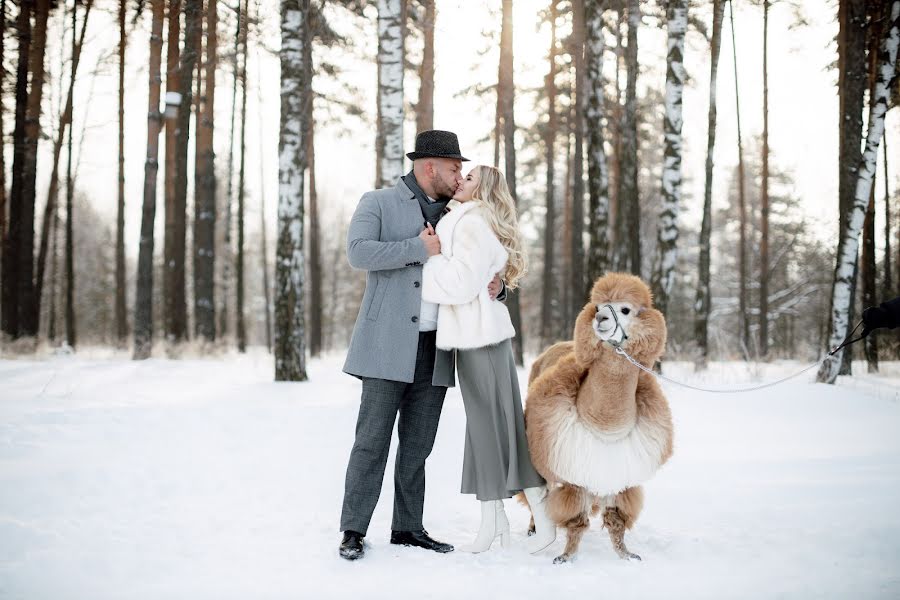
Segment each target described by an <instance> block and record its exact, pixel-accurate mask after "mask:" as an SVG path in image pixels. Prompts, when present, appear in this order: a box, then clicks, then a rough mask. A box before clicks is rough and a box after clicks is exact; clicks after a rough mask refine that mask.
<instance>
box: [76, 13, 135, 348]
mask: <svg viewBox="0 0 900 600" xmlns="http://www.w3.org/2000/svg"><path fill="white" fill-rule="evenodd" d="M125 13H126V1H125V0H119V157H118V158H119V176H118V178H117V184H118V189H117V192H118V198H117V202H116V206H117V211H116V343H117V344H118V345H119V346H124V345H125V341H126V339H127V338H128V320H127V317H126V315H125ZM85 23H87V15H85ZM82 31H84V29H82ZM79 47H80V44H79Z"/></svg>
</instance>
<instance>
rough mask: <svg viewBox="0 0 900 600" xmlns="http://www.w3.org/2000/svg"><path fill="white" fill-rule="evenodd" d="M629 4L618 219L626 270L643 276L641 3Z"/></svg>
mask: <svg viewBox="0 0 900 600" xmlns="http://www.w3.org/2000/svg"><path fill="white" fill-rule="evenodd" d="M627 1H628V5H627V6H628V46H627V48H626V49H625V70H626V73H627V79H626V82H625V114H624V116H623V127H622V159H621V160H622V179H621V181H620V182H619V198H620V199H619V206H620V207H621V209H622V212H621V214H620V215H619V218H621V219H622V220H623V221H622V222H623V227H622V228H621V231H622V233H623V238H622V239H620V240H619V244H621V245H622V247H623V251H624V252H625V255H624V258H625V260H624V261H623V264H622V265H621V267H622V269H623V270H626V271H630V272H631V273H634V274H635V275H638V276H640V274H641V232H640V228H641V208H640V198H639V194H638V164H637V163H638V140H637V77H638V41H637V39H638V38H637V30H638V27H639V26H640V22H641V7H640V4H639V3H638V0H627Z"/></svg>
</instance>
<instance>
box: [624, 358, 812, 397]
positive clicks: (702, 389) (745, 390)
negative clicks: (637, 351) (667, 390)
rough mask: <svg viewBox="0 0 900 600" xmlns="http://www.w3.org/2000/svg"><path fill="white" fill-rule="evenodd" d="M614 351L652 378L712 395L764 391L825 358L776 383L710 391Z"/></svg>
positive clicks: (795, 375) (710, 389)
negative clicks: (658, 371)
mask: <svg viewBox="0 0 900 600" xmlns="http://www.w3.org/2000/svg"><path fill="white" fill-rule="evenodd" d="M615 350H616V354H619V355H621V356H624V357H625V359H626V360H628V362H630V363H631V364H633V365H634V366H636V367H637V368H638V369H640V370H641V371H644V372H645V373H649V374H650V375H653V376H654V377H656V378H657V379H661V380H663V381H667V382H669V383H674V384H675V385H680V386H682V387H686V388H689V389H692V390H697V391H699V392H709V393H712V394H739V393H742V392H754V391H756V390H761V389H764V388H767V387H772V386H773V385H778V384H779V383H784V382H785V381H787V380H788V379H793V378H794V377H797V376H799V375H802V374H803V373H806V372H807V371H809V370H810V369H814V368H815V367H818V366H819V365H821V364H822V363H823V362H825V358H823V359H822V360H820V361H819V362H817V363H815V364H812V365H810V366H808V367H806V368H805V369H803V370H802V371H798V372H796V373H794V374H793V375H788V376H787V377H783V378H781V379H778V380H776V381H770V382H769V383H764V384H762V385H755V386H752V387H747V388H738V389H734V390H716V389H712V388H703V387H699V386H696V385H690V384H688V383H684V382H681V381H676V380H675V379H671V378H670V377H666V376H665V375H663V374H662V373H656V372H655V371H653V370H651V369H648V368H647V367H645V366H644V365H642V364H641V363H639V362H638V361H636V360H634V359H633V358H631V356H629V355H628V353H627V352H625V350H623V349H622V347H621V346H617V347H616V349H615ZM826 358H827V357H826Z"/></svg>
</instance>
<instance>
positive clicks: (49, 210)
mask: <svg viewBox="0 0 900 600" xmlns="http://www.w3.org/2000/svg"><path fill="white" fill-rule="evenodd" d="M93 4H94V3H93V0H87V1H86V2H85V3H84V18H83V19H82V21H81V33H80V34H79V36H78V43H77V45H76V47H75V54H74V56H73V57H72V70H73V71H74V72H75V73H76V75H77V73H78V65H79V64H80V62H81V49H82V47H84V37H85V34H86V33H87V24H88V17H89V16H90V14H91V7H92V6H93ZM70 79H71V80H70V81H69V90H68V93H67V95H66V106H65V108H64V109H63V112H62V115H61V117H60V119H59V128H58V130H57V133H56V140H54V142H53V166H52V169H51V172H50V186H49V188H48V191H47V202H46V203H45V204H44V217H43V219H42V220H41V238H40V244H39V247H38V258H37V265H36V266H35V269H36V271H37V277H36V278H35V288H34V295H35V299H36V301H37V302H38V310H39V311H40V302H41V296H42V292H43V289H44V274H45V273H46V267H47V247H48V242H49V235H50V224H51V223H52V222H53V215H54V214H55V213H56V212H57V206H56V204H57V201H58V199H59V159H60V155H61V154H62V146H63V142H64V141H65V139H66V129H67V128H68V127H71V126H72V95H73V93H74V90H75V78H74V77H73V78H70Z"/></svg>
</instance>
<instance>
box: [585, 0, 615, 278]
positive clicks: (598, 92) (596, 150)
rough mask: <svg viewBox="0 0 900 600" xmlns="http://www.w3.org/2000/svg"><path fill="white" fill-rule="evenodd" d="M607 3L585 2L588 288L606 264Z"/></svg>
mask: <svg viewBox="0 0 900 600" xmlns="http://www.w3.org/2000/svg"><path fill="white" fill-rule="evenodd" d="M605 9H606V2H605V1H604V2H587V3H586V4H585V49H586V53H585V54H586V55H587V56H586V58H587V64H586V68H585V72H586V80H587V81H586V83H587V86H586V87H587V104H586V109H585V121H586V122H587V131H588V196H589V198H590V215H589V227H590V234H589V237H590V245H589V249H588V277H587V280H588V281H587V285H588V290H587V292H589V291H590V287H591V286H593V284H594V281H595V280H596V279H597V278H598V277H600V276H601V275H603V273H604V272H605V271H606V269H607V267H608V266H609V171H608V169H607V165H606V150H605V149H604V147H603V119H604V118H605V114H604V113H605V107H604V105H603V53H604V51H605V46H604V40H603V12H604V10H605Z"/></svg>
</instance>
